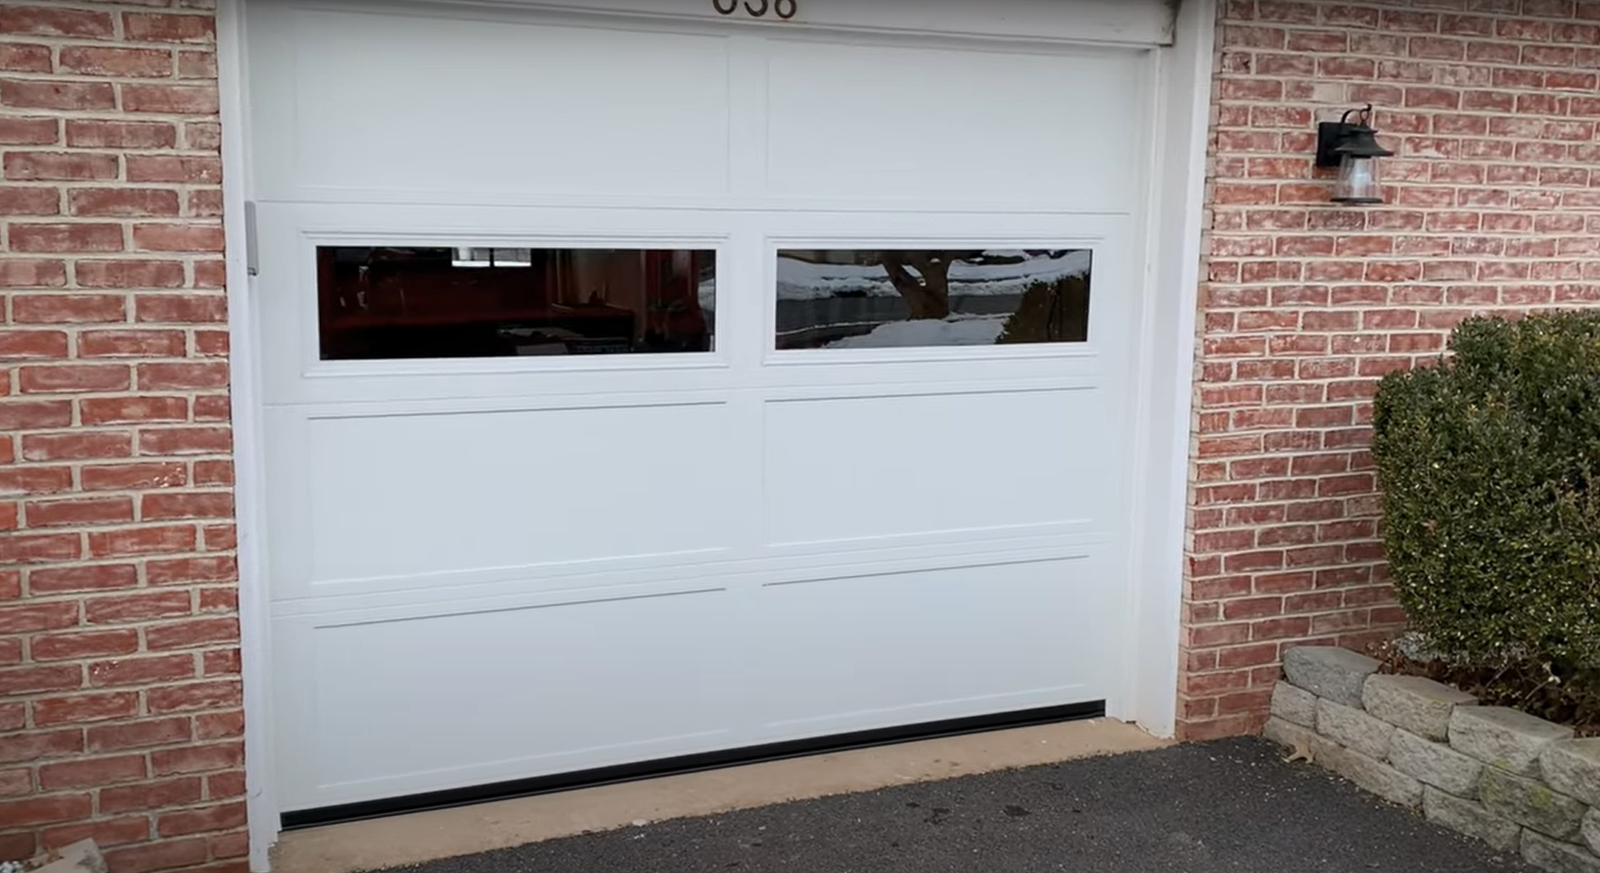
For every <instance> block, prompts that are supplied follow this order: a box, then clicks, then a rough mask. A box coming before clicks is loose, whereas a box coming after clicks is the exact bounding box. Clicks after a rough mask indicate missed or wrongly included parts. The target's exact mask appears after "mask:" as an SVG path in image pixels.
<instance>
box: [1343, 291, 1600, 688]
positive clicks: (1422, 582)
mask: <svg viewBox="0 0 1600 873" xmlns="http://www.w3.org/2000/svg"><path fill="white" fill-rule="evenodd" d="M1450 345H1451V349H1452V350H1453V352H1454V354H1453V355H1452V356H1451V357H1450V358H1449V359H1448V360H1447V361H1445V362H1441V363H1440V364H1439V365H1438V366H1434V367H1426V368H1420V369H1417V370H1413V371H1410V372H1397V373H1392V374H1390V375H1389V376H1387V377H1386V378H1384V380H1383V381H1382V383H1380V385H1379V387H1378V393H1377V398H1376V401H1375V404H1374V409H1373V423H1374V427H1375V434H1374V439H1373V455H1374V457H1375V459H1376V461H1377V466H1378V474H1379V479H1380V482H1381V485H1382V489H1383V510H1384V518H1383V539H1384V546H1385V548H1386V551H1387V552H1388V558H1389V563H1390V568H1391V571H1392V576H1393V580H1394V586H1395V590H1396V592H1397V594H1398V596H1399V598H1400V602H1401V603H1402V604H1403V605H1404V606H1405V608H1406V611H1407V613H1408V614H1409V615H1410V617H1411V620H1412V622H1413V623H1414V625H1415V626H1416V628H1417V629H1418V630H1420V631H1422V632H1423V633H1424V634H1426V635H1427V638H1428V640H1429V642H1430V643H1431V644H1432V646H1433V647H1434V648H1436V649H1437V650H1439V651H1442V652H1450V653H1453V654H1456V655H1459V656H1461V657H1463V658H1465V659H1467V660H1469V661H1471V662H1473V663H1477V664H1480V665H1488V666H1496V667H1504V668H1506V669H1507V670H1521V669H1524V668H1526V667H1528V666H1530V665H1531V666H1536V667H1538V668H1540V672H1543V673H1544V674H1546V675H1547V676H1549V677H1551V679H1552V681H1553V682H1559V681H1568V680H1571V679H1578V678H1580V677H1581V678H1582V679H1584V680H1585V681H1592V680H1593V678H1594V677H1595V676H1597V675H1600V673H1597V672H1596V668H1600V313H1562V314H1558V315H1541V316H1532V317H1529V318H1527V319H1524V320H1520V321H1506V320H1503V319H1486V318H1480V319H1471V320H1468V321H1465V322H1463V323H1462V324H1461V325H1460V326H1459V327H1458V328H1457V329H1456V331H1455V334H1454V335H1453V336H1452V338H1451V343H1450ZM1573 690H1574V691H1576V690H1577V689H1573Z"/></svg>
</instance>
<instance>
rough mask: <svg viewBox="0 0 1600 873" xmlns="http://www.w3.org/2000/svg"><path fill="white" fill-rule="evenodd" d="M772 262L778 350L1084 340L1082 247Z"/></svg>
mask: <svg viewBox="0 0 1600 873" xmlns="http://www.w3.org/2000/svg"><path fill="white" fill-rule="evenodd" d="M778 257H779V265H778V268H779V277H778V281H779V287H778V337H777V345H778V347H779V348H821V347H843V348H873V347H892V346H924V345H989V344H995V343H1052V342H1082V341H1084V340H1085V339H1087V336H1088V327H1089V325H1088V315H1089V284H1090V267H1091V261H1092V253H1091V252H1089V251H1086V250H1069V249H1058V250H999V249H989V250H974V249H969V250H955V249H907V250H853V251H801V250H786V251H782V252H780V253H779V255H778ZM896 300H897V301H898V302H894V301H896Z"/></svg>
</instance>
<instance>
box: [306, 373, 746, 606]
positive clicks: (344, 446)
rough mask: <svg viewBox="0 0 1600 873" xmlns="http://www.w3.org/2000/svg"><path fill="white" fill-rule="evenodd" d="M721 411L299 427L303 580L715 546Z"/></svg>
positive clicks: (664, 408)
mask: <svg viewBox="0 0 1600 873" xmlns="http://www.w3.org/2000/svg"><path fill="white" fill-rule="evenodd" d="M730 416H731V413H730V411H729V408H728V407H727V405H725V404H700V405H682V406H676V405H660V406H631V407H613V408H587V409H571V408H567V409H541V410H508V411H502V412H492V413H485V412H479V413H463V414H456V415H370V416H361V417H330V418H315V419H311V420H309V421H308V422H307V423H306V433H305V435H304V439H305V441H306V444H307V464H306V469H307V477H308V481H309V483H310V484H309V488H308V491H307V493H306V495H305V498H304V499H305V501H306V504H305V506H304V507H302V511H304V512H306V513H309V515H310V518H309V524H308V527H309V530H310V533H311V541H310V544H309V546H310V553H311V558H310V566H309V568H308V569H309V574H310V581H311V583H312V584H313V585H318V586H321V585H334V586H336V585H338V584H339V583H340V582H341V581H344V580H359V579H364V578H371V577H391V578H394V577H406V576H414V575H422V574H433V573H443V572H451V571H470V570H476V569H484V568H493V567H518V566H527V565H535V564H560V563H564V562H579V561H593V560H600V559H616V558H628V557H632V558H639V557H644V556H657V557H659V556H664V555H686V554H693V553H696V552H705V551H711V550H717V549H722V548H726V547H727V546H728V545H729V541H728V537H729V532H730V531H732V530H736V529H737V527H738V525H737V524H736V522H735V519H733V518H732V517H731V515H732V513H733V511H734V510H733V507H734V506H735V505H737V504H738V503H739V502H740V500H741V486H740V485H739V483H738V482H737V480H736V478H735V477H736V473H737V471H736V470H735V469H732V468H730V467H729V465H727V464H726V463H724V460H725V459H726V458H728V457H729V456H731V455H733V454H734V451H735V448H736V442H735V440H734V439H733V438H732V437H733V431H732V428H731V426H730Z"/></svg>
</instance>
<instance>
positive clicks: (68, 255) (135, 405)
mask: <svg viewBox="0 0 1600 873" xmlns="http://www.w3.org/2000/svg"><path fill="white" fill-rule="evenodd" d="M212 5H213V3H212V0H138V2H132V0H130V2H126V3H111V2H107V3H101V2H85V0H33V2H32V5H29V4H27V3H20V4H19V3H4V2H0V151H3V167H4V179H5V181H4V185H3V187H0V221H3V222H4V233H3V237H0V245H3V248H0V312H3V314H4V324H3V325H0V367H3V369H0V859H5V858H11V857H25V856H28V855H30V854H32V853H33V852H35V851H37V850H40V849H43V848H48V847H51V846H59V845H62V844H65V843H68V842H71V841H73V840H77V839H80V838H82V837H86V836H92V837H95V838H96V839H97V840H99V841H100V843H101V845H102V846H103V847H106V848H107V857H108V859H109V861H110V863H111V867H112V870H113V871H146V870H161V869H171V868H184V869H196V870H200V869H203V870H217V871H221V870H244V869H245V867H246V865H245V862H244V860H243V856H244V855H245V848H246V846H245V832H244V818H245V811H244V801H243V795H244V774H243V747H242V740H241V736H242V732H243V715H242V713H241V711H240V689H239V675H238V674H239V651H238V621H237V617H236V609H237V583H236V580H237V570H236V561H235V558H234V551H233V550H234V539H235V532H234V523H233V494H232V482H233V467H232V460H231V455H230V447H231V433H230V429H229V423H228V419H229V400H228V360H227V355H228V334H227V325H226V323H225V322H226V312H227V306H226V298H225V296H224V292H223V261H222V255H221V252H222V243H223V234H222V224H221V218H220V215H221V212H222V209H221V206H222V193H221V189H220V187H219V183H220V178H221V162H220V158H219V154H218V143H219V139H220V131H219V125H218V119H217V88H216V55H215V22H214V13H213V12H212V11H211V6H212Z"/></svg>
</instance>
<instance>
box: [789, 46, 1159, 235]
mask: <svg viewBox="0 0 1600 873" xmlns="http://www.w3.org/2000/svg"><path fill="white" fill-rule="evenodd" d="M1141 75H1142V74H1141V69H1140V66H1139V65H1138V64H1137V56H1135V55H1131V54H1126V55H1112V56H1100V55H1096V54H1093V53H1088V52H1085V53H1082V54H1076V53H1074V52H1072V51H1071V50H1066V51H1060V52H1054V53H1050V54H1028V53H1001V52H990V51H973V50H966V49H938V48H928V47H905V46H889V45H881V44H879V45H863V46H855V45H818V44H815V43H812V42H802V41H793V42H789V41H781V42H779V41H775V42H774V43H773V50H772V59H771V62H770V67H769V72H768V79H769V85H768V94H769V95H770V96H769V103H768V109H767V111H768V122H767V137H766V140H767V144H768V145H767V148H768V161H767V185H768V192H769V193H770V194H773V195H776V196H783V197H804V198H823V197H838V198H851V199H853V198H862V199H883V198H889V199H895V200H932V201H941V200H965V201H973V202H980V203H981V202H993V201H1003V202H1007V203H1012V204H1021V203H1028V204H1048V208H1050V209H1055V210H1063V209H1086V210H1107V211H1116V210H1120V209H1126V208H1127V207H1129V206H1130V205H1131V204H1132V203H1133V202H1134V198H1136V197H1137V196H1138V192H1137V190H1136V186H1135V185H1133V184H1132V183H1133V180H1134V179H1135V172H1136V169H1137V168H1136V165H1135V160H1136V159H1135V157H1134V152H1133V150H1131V149H1129V148H1128V147H1127V146H1128V143H1129V142H1131V141H1133V137H1134V136H1135V134H1136V130H1135V129H1134V128H1133V124H1132V122H1133V121H1134V120H1135V119H1134V117H1133V116H1131V115H1130V114H1129V113H1127V112H1125V111H1122V108H1123V107H1124V106H1126V105H1128V104H1129V103H1131V102H1133V101H1136V100H1137V99H1138V93H1139V87H1140V85H1139V83H1140V79H1141ZM1091 131H1092V133H1091ZM846 144H848V147H849V149H850V156H851V159H850V160H849V161H839V160H838V159H837V154H838V149H839V148H840V147H843V146H844V145H846ZM1088 168H1092V170H1091V171H1089V172H1085V170H1086V169H1088Z"/></svg>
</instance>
